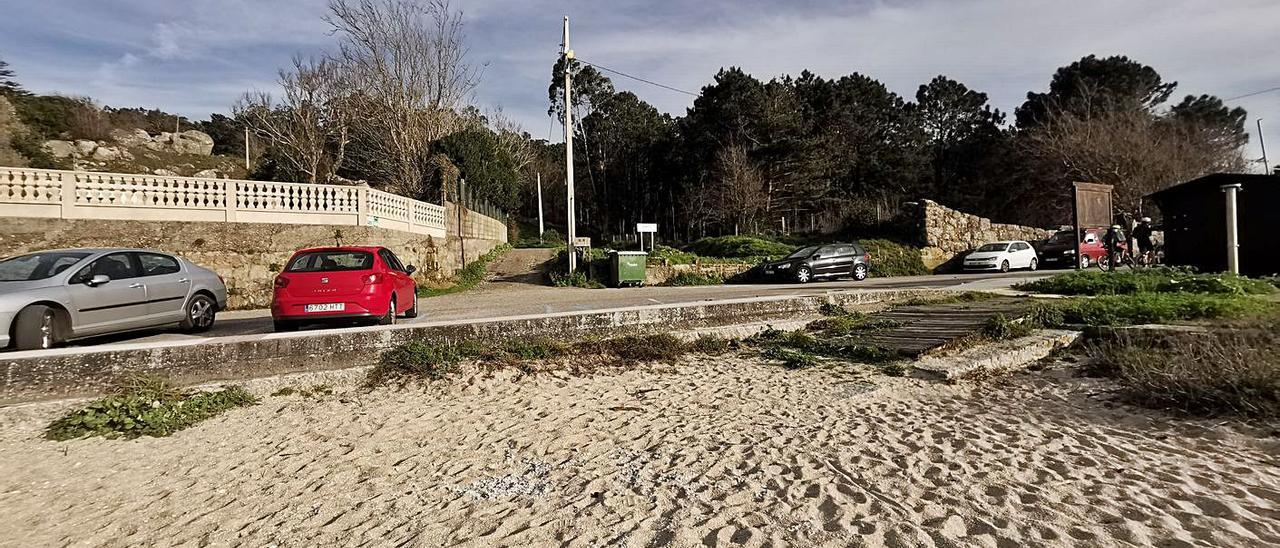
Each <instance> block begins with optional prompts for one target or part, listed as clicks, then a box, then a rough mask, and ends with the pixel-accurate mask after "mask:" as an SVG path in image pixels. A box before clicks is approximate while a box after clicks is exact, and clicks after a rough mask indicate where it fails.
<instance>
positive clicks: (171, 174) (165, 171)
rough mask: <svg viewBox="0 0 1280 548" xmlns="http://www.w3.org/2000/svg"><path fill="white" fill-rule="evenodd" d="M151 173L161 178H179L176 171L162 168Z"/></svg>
mask: <svg viewBox="0 0 1280 548" xmlns="http://www.w3.org/2000/svg"><path fill="white" fill-rule="evenodd" d="M151 173H154V174H156V175H159V176H161V177H177V176H178V173H177V172H176V171H172V170H168V169H165V168H162V167H160V168H156V170H155V171H152V172H151Z"/></svg>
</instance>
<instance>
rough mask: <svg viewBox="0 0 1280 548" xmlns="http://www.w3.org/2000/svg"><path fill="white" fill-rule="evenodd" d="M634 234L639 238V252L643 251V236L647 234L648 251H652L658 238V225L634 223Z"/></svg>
mask: <svg viewBox="0 0 1280 548" xmlns="http://www.w3.org/2000/svg"><path fill="white" fill-rule="evenodd" d="M636 234H637V235H638V236H639V237H640V251H644V235H645V234H649V251H653V246H654V245H656V238H657V237H658V223H636Z"/></svg>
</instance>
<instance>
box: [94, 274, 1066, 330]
mask: <svg viewBox="0 0 1280 548" xmlns="http://www.w3.org/2000/svg"><path fill="white" fill-rule="evenodd" d="M501 266H505V265H500V266H499V268H501ZM1044 276H1046V274H1045V273H1043V272H1010V273H1007V274H1000V273H990V274H986V273H984V274H944V275H931V276H904V277H896V278H870V279H867V280H864V281H861V282H855V281H851V280H841V281H830V282H814V283H809V284H804V285H801V284H734V285H712V286H692V287H639V288H624V289H581V288H573V287H548V286H542V285H535V284H533V283H531V281H532V280H531V279H530V278H528V277H527V276H524V275H520V274H515V275H507V274H506V273H503V272H500V271H499V272H496V273H495V272H493V271H491V273H490V278H489V280H488V281H486V282H484V283H482V284H481V285H480V286H479V287H477V288H475V289H473V290H471V291H468V292H464V293H455V294H452V295H444V296H440V297H431V298H423V299H420V300H419V301H418V310H419V311H420V316H419V317H418V318H416V319H412V320H409V319H401V320H399V321H400V322H401V323H414V322H421V321H434V320H466V319H485V318H496V317H503V316H515V315H526V314H547V313H557V312H586V311H591V310H603V309H614V308H626V307H632V306H651V305H659V304H680V303H693V302H703V301H717V300H725V299H742V298H751V297H779V296H808V295H825V294H827V293H831V292H836V291H856V290H863V289H943V288H950V289H962V290H991V289H1004V288H1008V287H1009V286H1012V285H1013V284H1016V283H1020V282H1024V281H1027V280H1028V279H1033V278H1039V277H1044ZM535 279H536V278H535ZM308 329H324V326H312V327H309V328H308ZM271 331H272V325H271V313H270V311H269V310H266V309H262V310H236V311H228V312H223V313H221V314H219V315H218V319H217V322H216V323H215V324H214V327H213V329H212V330H211V331H209V332H208V333H201V334H199V335H187V334H184V333H179V332H176V331H174V330H148V331H137V332H133V333H126V334H119V335H110V336H105V337H95V338H92V339H85V340H81V341H76V342H74V343H71V344H72V345H73V346H85V345H110V344H122V343H139V342H161V341H179V340H183V339H196V338H206V337H226V336H232V335H248V334H254V333H269V332H271Z"/></svg>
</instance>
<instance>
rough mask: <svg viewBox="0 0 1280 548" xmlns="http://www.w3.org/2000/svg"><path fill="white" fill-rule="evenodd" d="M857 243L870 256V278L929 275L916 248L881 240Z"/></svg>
mask: <svg viewBox="0 0 1280 548" xmlns="http://www.w3.org/2000/svg"><path fill="white" fill-rule="evenodd" d="M859 243H861V244H862V248H863V249H865V250H866V251H867V253H870V254H871V275H872V276H876V277H889V276H923V275H925V274H929V273H930V272H929V269H928V268H926V267H925V266H924V261H923V260H922V259H921V258H920V249H919V248H917V247H911V246H907V245H903V244H900V243H898V242H894V241H891V240H882V239H871V240H859Z"/></svg>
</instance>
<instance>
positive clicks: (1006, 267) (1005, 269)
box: [1000, 261, 1009, 272]
mask: <svg viewBox="0 0 1280 548" xmlns="http://www.w3.org/2000/svg"><path fill="white" fill-rule="evenodd" d="M1000 271H1001V272H1008V271H1009V261H1001V262H1000Z"/></svg>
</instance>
